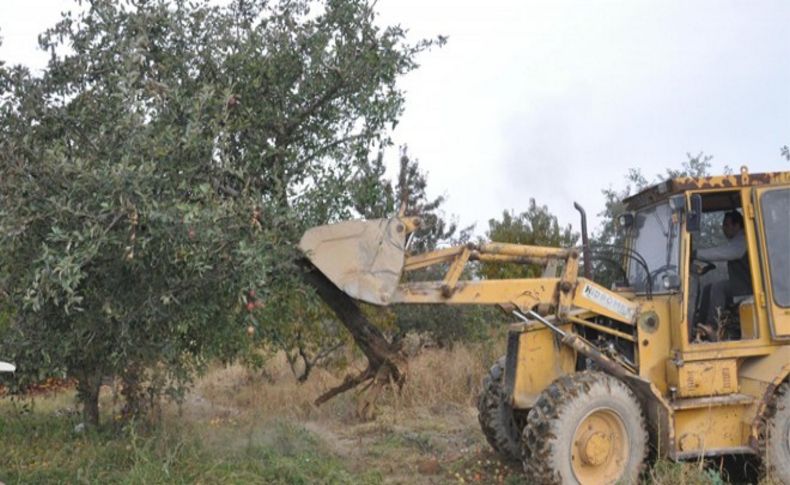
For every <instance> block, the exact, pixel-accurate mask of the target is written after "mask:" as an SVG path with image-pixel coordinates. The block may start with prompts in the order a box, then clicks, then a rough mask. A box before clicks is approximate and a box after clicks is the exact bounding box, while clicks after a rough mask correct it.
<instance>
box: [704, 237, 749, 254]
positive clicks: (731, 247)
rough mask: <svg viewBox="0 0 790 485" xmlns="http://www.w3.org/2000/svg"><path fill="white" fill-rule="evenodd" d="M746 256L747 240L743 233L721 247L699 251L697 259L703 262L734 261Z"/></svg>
mask: <svg viewBox="0 0 790 485" xmlns="http://www.w3.org/2000/svg"><path fill="white" fill-rule="evenodd" d="M744 254H746V240H745V239H744V237H743V233H741V234H739V235H737V236H735V237H734V238H732V239H730V240H728V241H727V242H726V243H724V244H722V245H720V246H714V247H712V248H707V249H699V250H697V259H699V260H701V261H733V260H736V259H740V258H742V257H743V255H744Z"/></svg>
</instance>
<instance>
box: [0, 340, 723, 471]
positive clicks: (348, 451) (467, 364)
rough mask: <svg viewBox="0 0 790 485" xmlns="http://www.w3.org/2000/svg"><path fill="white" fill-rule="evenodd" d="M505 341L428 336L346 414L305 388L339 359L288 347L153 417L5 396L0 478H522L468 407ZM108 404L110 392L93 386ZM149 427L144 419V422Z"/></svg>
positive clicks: (341, 402) (347, 400) (217, 372)
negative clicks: (426, 346) (295, 362)
mask: <svg viewBox="0 0 790 485" xmlns="http://www.w3.org/2000/svg"><path fill="white" fill-rule="evenodd" d="M499 350H501V349H496V348H492V347H491V346H487V345H477V346H456V347H455V348H454V349H452V350H440V349H430V350H426V351H423V352H421V353H420V354H419V355H417V356H416V357H415V358H414V359H412V361H411V363H410V367H409V382H408V383H407V385H406V387H405V388H404V390H403V392H402V393H401V394H400V395H394V394H390V395H385V396H382V400H381V401H382V403H383V404H382V405H381V406H380V407H379V411H378V415H377V417H376V419H375V420H373V421H369V422H362V421H360V420H359V419H357V418H356V417H355V416H354V395H353V393H346V394H345V395H341V396H339V397H337V398H335V399H334V400H332V401H330V402H329V403H327V404H325V405H324V406H322V407H320V408H316V407H315V406H313V405H312V400H313V399H314V398H315V397H316V396H318V395H319V394H320V393H321V392H322V391H323V390H325V389H327V388H329V387H330V386H332V385H335V384H337V383H339V382H340V381H341V379H342V377H343V374H342V373H332V372H328V371H324V370H320V369H319V370H317V371H315V373H314V374H313V375H311V377H310V379H309V380H308V381H307V382H306V383H305V384H301V385H300V384H297V383H296V380H295V379H294V376H293V374H292V373H291V370H290V369H289V367H288V366H287V365H286V363H285V359H282V358H279V357H278V358H275V359H273V360H272V361H271V362H270V363H269V365H267V366H266V371H265V372H260V371H250V370H247V369H245V368H243V367H241V366H230V367H219V366H218V367H215V368H212V369H211V370H210V371H209V372H208V373H207V374H206V375H205V376H203V377H202V378H201V379H200V380H199V381H198V382H197V383H196V385H195V387H194V389H193V390H192V391H191V392H190V393H189V394H188V396H187V398H186V400H185V401H184V402H183V403H182V404H181V405H180V406H177V405H165V406H163V409H162V414H161V418H160V420H159V422H158V423H157V425H156V426H145V425H144V423H139V424H138V425H136V426H127V427H125V428H116V427H114V426H107V427H105V428H104V430H103V431H99V432H92V431H83V430H81V429H80V428H81V427H80V425H79V423H80V419H79V415H78V413H76V412H75V411H74V394H73V391H69V390H65V391H64V390H60V391H59V392H55V393H51V394H48V395H46V396H37V397H36V398H35V400H33V401H10V400H9V399H7V398H6V399H3V400H2V401H0V481H2V482H5V483H6V484H14V483H24V484H29V483H102V484H104V483H145V484H148V483H240V484H241V483H245V484H246V483H274V484H313V483H326V484H346V483H348V484H358V483H359V484H366V483H370V484H381V483H384V484H398V483H403V484H439V483H495V484H517V483H525V482H524V477H523V475H522V474H521V469H520V466H519V465H518V464H510V463H506V462H503V461H501V460H500V459H499V458H498V457H497V456H496V455H495V454H494V453H493V452H492V451H490V448H489V447H488V445H487V444H486V442H485V438H484V437H483V435H482V433H481V432H480V430H479V426H478V424H477V413H476V409H475V407H474V402H475V399H476V395H477V392H478V390H479V385H480V380H481V378H482V375H483V373H484V372H485V371H486V370H487V368H488V367H489V365H490V363H491V362H493V361H494V360H495V358H496V356H497V354H498V351H499ZM102 407H103V410H104V415H103V418H104V419H105V420H106V421H109V422H110V423H111V422H112V419H113V413H115V412H117V409H116V408H117V402H115V400H114V399H113V391H112V389H111V388H109V387H108V388H105V389H104V390H103V395H102ZM146 429H147V430H148V431H146ZM724 476H727V474H726V472H724V471H722V470H720V469H718V468H717V467H716V466H715V465H714V466H711V465H710V464H708V465H707V466H703V464H701V463H690V464H683V465H678V464H673V463H668V462H661V463H658V464H655V465H654V466H652V467H651V468H650V469H649V470H648V472H647V473H646V476H645V483H651V484H673V485H674V484H689V485H691V484H716V483H727V482H726V481H725V479H724V478H722V477H724Z"/></svg>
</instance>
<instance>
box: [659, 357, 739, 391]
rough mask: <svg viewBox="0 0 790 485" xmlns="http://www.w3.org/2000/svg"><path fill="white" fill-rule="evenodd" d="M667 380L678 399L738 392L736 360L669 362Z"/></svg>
mask: <svg viewBox="0 0 790 485" xmlns="http://www.w3.org/2000/svg"><path fill="white" fill-rule="evenodd" d="M667 378H668V380H669V383H670V385H672V386H674V387H675V388H676V389H677V395H678V397H699V396H719V395H723V394H732V393H734V392H738V374H737V363H736V360H735V359H723V360H710V361H701V362H685V363H683V364H682V365H681V366H679V367H678V366H677V365H676V363H675V361H672V360H670V361H667Z"/></svg>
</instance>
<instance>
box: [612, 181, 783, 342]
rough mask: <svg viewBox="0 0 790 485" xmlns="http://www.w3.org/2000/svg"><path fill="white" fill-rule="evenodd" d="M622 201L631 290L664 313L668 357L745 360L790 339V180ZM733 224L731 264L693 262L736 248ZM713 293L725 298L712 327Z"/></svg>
mask: <svg viewBox="0 0 790 485" xmlns="http://www.w3.org/2000/svg"><path fill="white" fill-rule="evenodd" d="M625 202H626V207H627V208H628V209H629V214H630V221H629V222H630V225H629V227H627V229H626V231H625V237H626V246H627V248H628V251H630V252H631V253H632V254H630V257H629V258H627V274H628V283H629V285H630V286H631V287H632V288H633V290H634V291H635V293H636V295H637V299H639V300H642V301H650V300H653V303H651V305H653V306H656V305H657V304H658V303H656V301H660V302H664V303H665V306H667V307H668V309H667V315H670V314H671V315H672V316H671V317H670V320H671V321H672V324H671V325H672V330H671V333H672V338H671V341H672V342H673V343H672V347H673V348H675V349H677V350H679V351H681V352H683V353H684V354H685V353H686V352H689V353H692V354H693V353H700V354H699V355H700V356H701V355H703V354H707V353H710V352H718V351H721V350H728V349H729V351H731V352H732V353H733V355H744V356H746V355H756V354H759V353H763V352H765V351H766V347H765V346H766V345H771V344H772V343H773V344H776V343H777V341H783V340H785V341H786V340H787V339H790V172H777V173H766V174H749V173H748V172H747V171H746V169H745V168H743V169H742V170H741V173H740V174H738V175H729V176H722V177H705V178H691V177H681V178H676V179H671V180H668V181H665V182H663V183H660V184H657V185H655V186H652V187H650V188H648V189H646V190H644V191H642V192H640V193H639V194H636V195H635V196H632V197H631V198H629V199H626V201H625ZM734 219H737V221H736V222H735V224H736V225H737V226H739V227H738V228H737V229H738V237H740V238H742V241H743V242H742V243H741V244H742V247H743V248H744V249H743V254H742V255H741V256H740V257H739V258H737V261H736V260H732V259H730V260H729V261H726V260H722V259H721V258H718V259H716V260H711V258H701V257H699V256H698V255H705V254H708V255H710V254H711V253H712V252H713V253H716V251H715V250H714V251H711V248H722V247H724V246H727V244H728V243H731V242H732V240H731V239H730V238H729V237H730V236H732V234H731V232H732V227H731V226H732V225H733V220H734ZM741 221H742V222H741ZM728 232H730V234H728ZM734 279H738V281H739V282H740V284H735V283H733V280H734ZM731 283H733V284H731ZM733 286H737V287H738V288H737V290H736V291H732V288H733ZM713 291H725V293H726V295H725V298H724V299H723V301H724V303H723V304H722V305H721V306H717V307H716V314H715V318H716V323H717V324H716V325H715V326H713V327H712V328H711V326H710V325H706V324H707V323H708V322H709V320H710V315H711V311H710V310H711V304H710V297H711V292H713ZM662 298H664V299H663V300H662Z"/></svg>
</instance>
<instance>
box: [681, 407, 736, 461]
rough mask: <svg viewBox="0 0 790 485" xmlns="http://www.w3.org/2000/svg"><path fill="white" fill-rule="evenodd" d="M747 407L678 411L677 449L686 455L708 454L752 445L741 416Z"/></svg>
mask: <svg viewBox="0 0 790 485" xmlns="http://www.w3.org/2000/svg"><path fill="white" fill-rule="evenodd" d="M745 409H746V406H717V407H707V408H696V409H682V410H676V411H675V414H674V421H675V440H676V441H675V449H676V450H677V451H678V452H680V453H684V454H690V453H698V454H704V453H708V452H712V451H715V450H721V449H726V448H737V447H742V446H746V445H748V444H749V443H748V442H749V439H748V437H749V433H748V429H746V427H745V426H744V425H743V420H742V419H741V418H742V417H741V415H742V414H743V413H744V411H745Z"/></svg>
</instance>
